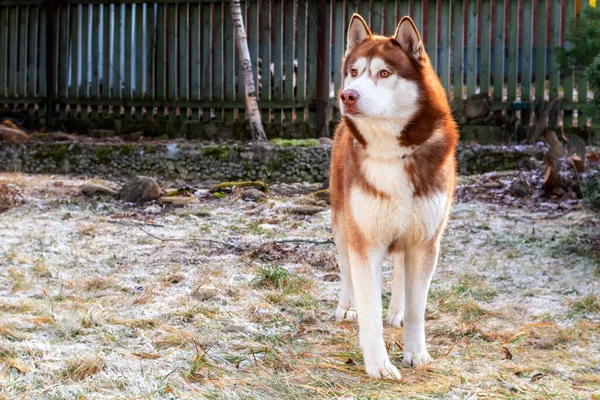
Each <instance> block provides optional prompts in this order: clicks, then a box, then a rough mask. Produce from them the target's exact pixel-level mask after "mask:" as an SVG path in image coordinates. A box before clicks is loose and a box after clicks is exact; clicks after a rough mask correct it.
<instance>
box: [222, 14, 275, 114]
mask: <svg viewBox="0 0 600 400" xmlns="http://www.w3.org/2000/svg"><path fill="white" fill-rule="evenodd" d="M224 21H225V25H224V26H225V79H224V80H225V100H226V102H229V103H233V102H234V101H235V41H234V39H235V36H234V33H233V21H232V19H231V6H228V5H226V6H225V19H224ZM263 39H264V37H263ZM263 62H264V60H263ZM268 68H269V66H268V65H267V72H268V71H269V69H268ZM263 71H264V68H263ZM263 90H264V88H263ZM234 119H235V115H234V112H233V108H227V109H226V110H225V120H226V121H229V122H231V121H233V120H234Z"/></svg>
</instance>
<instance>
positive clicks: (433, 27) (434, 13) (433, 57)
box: [427, 0, 438, 71]
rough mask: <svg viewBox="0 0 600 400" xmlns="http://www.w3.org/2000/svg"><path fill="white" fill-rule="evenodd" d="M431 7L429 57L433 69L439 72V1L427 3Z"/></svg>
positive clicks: (428, 24) (428, 20)
mask: <svg viewBox="0 0 600 400" xmlns="http://www.w3.org/2000/svg"><path fill="white" fill-rule="evenodd" d="M427 6H428V7H429V8H428V9H427V55H428V56H429V60H430V61H431V65H432V66H433V69H434V70H435V71H437V68H438V56H437V55H438V54H437V53H438V51H437V49H438V46H437V42H438V22H437V17H438V10H437V7H438V2H437V0H435V1H431V2H429V3H427Z"/></svg>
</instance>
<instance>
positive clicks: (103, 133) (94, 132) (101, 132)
mask: <svg viewBox="0 0 600 400" xmlns="http://www.w3.org/2000/svg"><path fill="white" fill-rule="evenodd" d="M88 135H89V136H91V137H94V138H97V139H103V138H107V137H113V136H116V135H117V132H116V131H112V130H109V129H90V131H89V132H88Z"/></svg>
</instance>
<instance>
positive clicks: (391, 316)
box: [386, 311, 404, 327]
mask: <svg viewBox="0 0 600 400" xmlns="http://www.w3.org/2000/svg"><path fill="white" fill-rule="evenodd" d="M386 320H387V323H388V325H391V326H395V327H401V326H402V325H403V323H404V313H403V312H394V311H389V312H388V315H387V318H386Z"/></svg>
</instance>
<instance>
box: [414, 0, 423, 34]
mask: <svg viewBox="0 0 600 400" xmlns="http://www.w3.org/2000/svg"><path fill="white" fill-rule="evenodd" d="M412 19H413V21H414V22H415V25H416V26H417V29H418V30H419V32H420V33H421V37H424V36H423V34H424V32H423V0H413V9H412Z"/></svg>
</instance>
